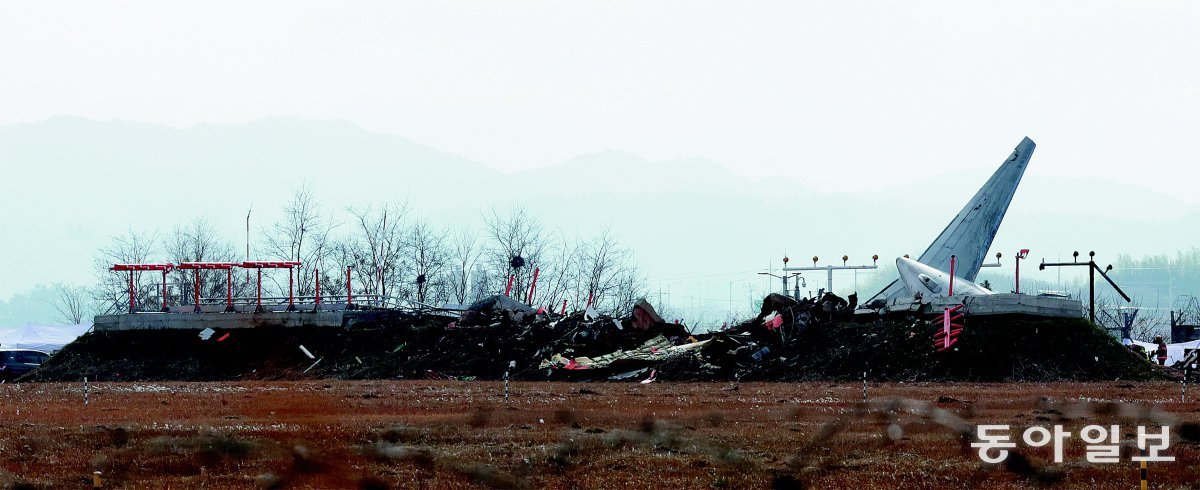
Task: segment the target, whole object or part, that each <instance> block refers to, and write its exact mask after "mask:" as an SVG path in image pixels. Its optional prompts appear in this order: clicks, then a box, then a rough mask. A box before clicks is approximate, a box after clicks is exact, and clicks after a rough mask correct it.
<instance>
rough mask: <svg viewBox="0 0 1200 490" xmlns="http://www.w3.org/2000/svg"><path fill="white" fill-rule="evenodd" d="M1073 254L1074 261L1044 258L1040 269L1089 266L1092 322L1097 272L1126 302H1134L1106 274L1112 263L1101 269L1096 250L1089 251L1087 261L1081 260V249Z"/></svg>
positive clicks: (1089, 313)
mask: <svg viewBox="0 0 1200 490" xmlns="http://www.w3.org/2000/svg"><path fill="white" fill-rule="evenodd" d="M1071 256H1072V257H1073V258H1074V260H1075V261H1074V262H1046V259H1042V263H1041V264H1038V270H1046V268H1047V267H1071V266H1084V267H1087V268H1088V319H1089V320H1091V321H1092V323H1096V273H1097V272H1099V273H1100V276H1101V277H1103V278H1104V280H1105V281H1108V283H1109V284H1111V285H1112V287H1113V289H1116V290H1117V293H1119V294H1120V295H1121V297H1122V298H1125V302H1126V303H1132V302H1133V300H1131V299H1129V295H1127V294H1125V291H1122V290H1121V288H1120V287H1118V286H1117V283H1115V282H1113V280H1112V279H1111V278H1109V277H1108V274H1105V273H1106V272H1108V271H1111V270H1112V268H1113V266H1112V264H1109V265H1108V267H1105V268H1104V270H1100V266H1098V265H1096V252H1088V261H1087V262H1079V251H1075V252H1073V253H1072V254H1071Z"/></svg>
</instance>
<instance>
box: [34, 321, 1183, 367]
mask: <svg viewBox="0 0 1200 490" xmlns="http://www.w3.org/2000/svg"><path fill="white" fill-rule="evenodd" d="M764 316H765V315H760V316H759V317H758V318H755V319H753V320H750V321H748V322H746V323H744V324H742V325H740V326H739V327H738V328H734V329H730V330H727V331H724V332H716V333H711V334H699V335H696V336H695V339H698V340H700V341H705V340H707V341H708V342H707V343H705V344H703V346H702V347H700V348H696V349H692V350H688V351H687V352H686V354H684V355H678V356H674V357H670V358H664V359H658V358H655V359H633V360H625V361H624V362H620V363H614V365H613V366H612V367H609V368H606V369H585V370H578V371H575V370H570V371H569V370H565V369H557V368H544V367H543V368H539V364H542V365H543V366H544V365H545V363H544V361H545V360H546V359H548V358H550V357H551V356H553V355H555V354H560V355H563V356H567V357H570V358H573V359H574V358H581V357H582V356H593V357H594V356H601V355H604V354H609V353H612V352H614V351H628V350H630V349H635V348H637V347H638V346H639V345H642V343H643V342H645V341H646V338H645V336H642V337H638V336H637V335H635V334H631V333H629V329H628V328H626V329H624V330H622V329H620V328H617V327H614V325H615V323H614V321H613V320H612V319H611V318H607V317H601V318H598V319H590V320H589V319H584V317H583V315H582V314H576V315H572V316H569V317H566V318H558V319H547V318H539V319H536V320H526V321H521V320H519V319H518V320H513V319H512V318H509V317H497V318H492V319H488V321H486V322H482V324H479V325H475V326H459V325H455V324H452V323H451V322H452V321H453V319H448V318H446V317H444V316H420V317H414V318H410V319H405V320H399V321H396V322H393V323H390V324H386V325H374V326H369V327H354V328H350V329H343V328H257V329H231V330H219V331H217V332H216V333H215V334H214V335H213V336H212V337H210V338H209V339H208V340H202V339H201V338H200V337H199V336H198V335H197V332H196V331H192V330H140V331H117V332H98V333H89V334H86V335H84V336H82V337H80V338H79V339H78V340H77V341H75V342H73V343H71V344H70V345H68V346H67V347H66V348H64V349H63V350H62V351H60V352H59V353H57V354H56V355H54V356H53V357H52V358H51V359H50V361H49V362H47V363H46V364H45V365H44V366H42V367H41V368H40V369H38V370H36V371H34V372H32V373H30V374H29V375H26V376H25V377H24V378H22V379H21V380H22V381H78V380H82V379H83V378H84V377H85V376H86V377H88V378H89V379H92V380H99V381H135V380H143V381H146V380H155V381H159V380H183V381H216V380H241V379H301V378H329V379H397V378H407V379H412V378H440V379H466V380H469V379H500V378H502V377H503V376H504V375H505V373H506V372H508V373H509V374H510V375H511V376H512V377H513V378H517V379H550V378H554V379H580V380H595V379H610V378H611V377H613V376H620V375H621V374H625V375H626V378H628V379H644V378H645V377H647V376H648V375H649V374H648V371H649V370H654V371H656V372H657V379H660V380H697V381H700V380H704V381H725V380H747V381H748V380H777V381H793V380H823V379H828V380H858V379H862V377H863V375H864V372H865V373H866V376H867V378H869V379H873V380H891V381H932V380H958V381H1053V380H1077V381H1088V380H1096V381H1099V380H1114V379H1122V380H1144V379H1152V378H1160V377H1164V376H1165V374H1164V371H1162V370H1161V369H1160V368H1157V367H1155V366H1152V365H1151V364H1150V363H1149V362H1148V361H1146V360H1145V359H1144V358H1141V357H1139V356H1138V355H1136V354H1134V353H1132V352H1130V351H1129V350H1128V349H1126V348H1125V347H1123V346H1121V345H1120V344H1119V343H1118V342H1116V341H1115V340H1114V339H1113V338H1112V337H1111V336H1109V335H1108V334H1107V333H1105V332H1104V331H1102V330H1100V329H1098V328H1096V327H1095V326H1093V325H1092V324H1091V323H1089V322H1087V321H1086V320H1083V319H1031V318H1002V317H979V318H969V319H968V321H967V324H966V329H965V330H964V332H963V334H962V336H961V339H960V341H959V342H958V344H957V345H956V346H955V348H953V349H952V350H950V351H947V352H942V353H937V352H935V351H934V349H933V347H932V340H931V336H932V334H933V332H934V330H935V329H936V328H937V327H936V326H934V325H932V324H930V323H928V322H926V321H924V320H922V319H918V318H883V319H876V320H873V321H869V322H861V323H859V322H854V321H850V320H847V319H834V318H830V319H828V320H826V321H810V322H808V324H807V325H805V326H804V328H796V329H792V330H791V331H788V330H787V329H786V327H785V328H780V329H769V330H763V329H762V328H761V324H762V323H763V317H764ZM768 318H769V317H768ZM784 332H786V335H784ZM226 334H228V336H227V337H226V336H225V335H226ZM221 338H224V340H218V339H221ZM659 340H662V339H661V338H660V339H659ZM692 340H694V339H680V338H674V341H675V342H676V344H683V343H685V342H690V341H692ZM300 346H304V349H305V350H307V351H309V352H310V353H311V354H312V355H313V358H310V357H309V356H308V355H307V354H306V353H305V352H304V350H302V349H301V348H300ZM764 348H765V349H764ZM318 361H319V362H318ZM510 362H511V363H512V365H513V367H512V368H510V367H509V366H510Z"/></svg>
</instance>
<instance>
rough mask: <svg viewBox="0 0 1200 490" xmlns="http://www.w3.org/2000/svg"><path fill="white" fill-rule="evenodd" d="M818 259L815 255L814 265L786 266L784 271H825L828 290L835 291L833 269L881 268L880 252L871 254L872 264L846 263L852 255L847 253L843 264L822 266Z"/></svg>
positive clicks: (843, 257) (843, 258)
mask: <svg viewBox="0 0 1200 490" xmlns="http://www.w3.org/2000/svg"><path fill="white" fill-rule="evenodd" d="M818 260H820V258H819V257H817V256H815V255H814V256H813V258H812V262H813V265H812V267H784V268H783V271H784V272H793V271H825V274H826V279H825V281H826V282H825V287H826V291H827V292H830V293H832V292H833V271H840V270H864V269H878V268H879V264H878V262H879V255H878V254H876V255H872V256H871V265H846V262H848V261H849V260H850V257H849V256H847V255H843V256H842V265H826V266H823V267H821V266H817V261H818Z"/></svg>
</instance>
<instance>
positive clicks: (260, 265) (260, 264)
mask: <svg viewBox="0 0 1200 490" xmlns="http://www.w3.org/2000/svg"><path fill="white" fill-rule="evenodd" d="M299 265H300V262H298V261H291V260H285V261H271V260H248V261H245V262H242V263H241V264H240V265H238V267H242V268H245V269H258V293H257V296H256V301H257V305H256V306H255V308H254V312H255V313H258V312H261V311H263V307H262V270H263V269H287V270H288V310H289V311H290V310H294V309H296V308H295V304H294V299H295V297H294V296H293V295H292V287H293V286H292V282H293V281H292V268H293V267H298V266H299Z"/></svg>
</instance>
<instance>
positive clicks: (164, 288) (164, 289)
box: [159, 269, 169, 313]
mask: <svg viewBox="0 0 1200 490" xmlns="http://www.w3.org/2000/svg"><path fill="white" fill-rule="evenodd" d="M162 273H163V277H162V295H161V296H159V299H160V300H161V303H162V312H163V313H166V312H167V311H169V310H168V309H167V270H166V269H163V271H162Z"/></svg>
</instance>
